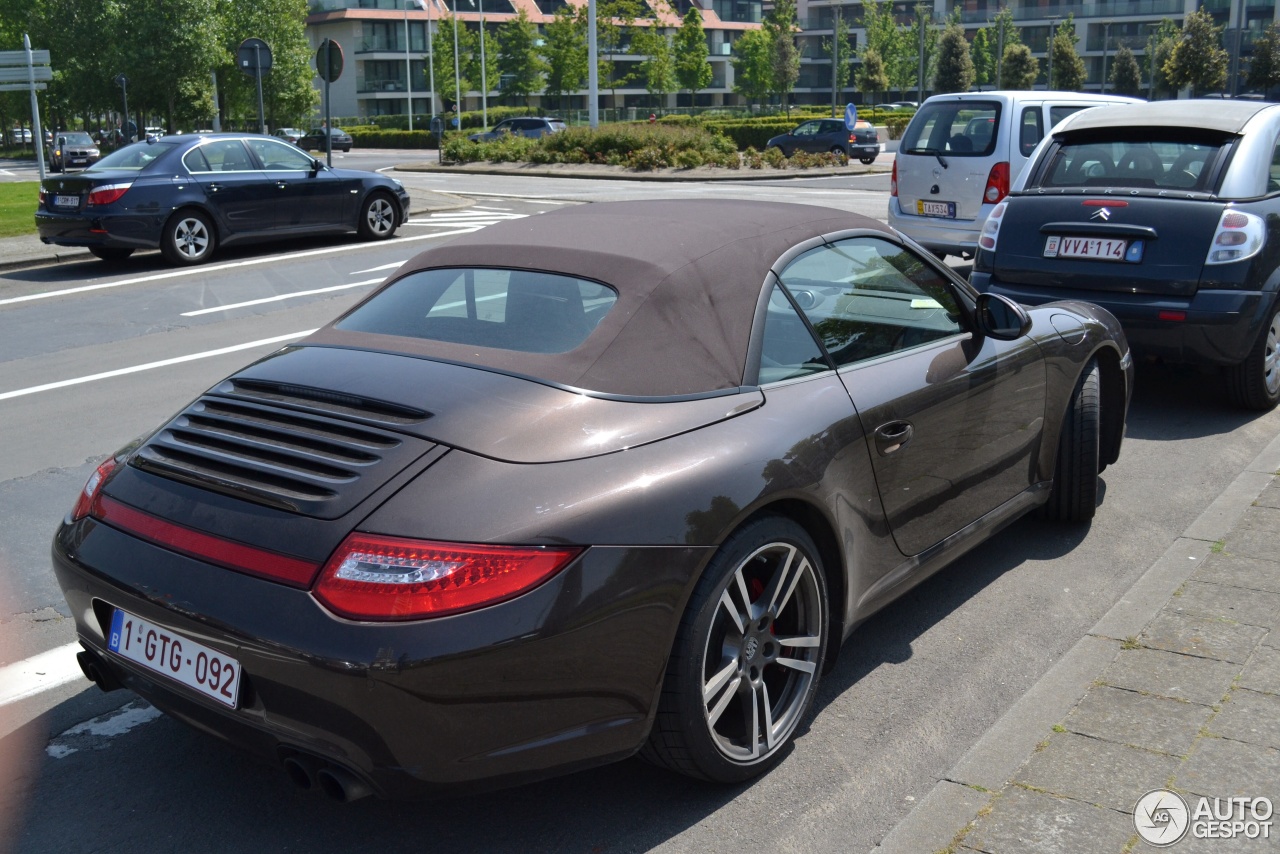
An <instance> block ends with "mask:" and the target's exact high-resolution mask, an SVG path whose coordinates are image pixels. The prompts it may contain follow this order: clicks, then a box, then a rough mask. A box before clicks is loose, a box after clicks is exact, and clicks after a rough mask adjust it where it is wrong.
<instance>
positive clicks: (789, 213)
mask: <svg viewBox="0 0 1280 854" xmlns="http://www.w3.org/2000/svg"><path fill="white" fill-rule="evenodd" d="M855 228H867V229H873V230H876V231H880V232H883V233H885V234H887V235H891V234H892V233H893V232H892V231H891V230H890V229H889V228H888V227H887V226H885V225H883V224H882V223H879V222H877V221H875V220H873V219H869V218H867V217H863V216H859V215H857V214H852V213H846V212H844V211H838V210H834V209H831V208H822V207H815V206H809V205H792V204H779V203H770V202H749V201H741V200H725V201H720V200H674V201H642V202H606V203H599V204H587V205H579V206H574V207H568V208H561V209H559V210H556V211H552V212H550V213H545V214H540V215H538V216H532V217H527V218H524V219H519V220H510V221H507V222H504V223H499V224H497V225H493V226H490V227H488V228H485V229H483V230H482V231H479V232H476V233H473V234H469V235H464V236H462V237H459V238H458V239H457V240H455V241H453V242H452V243H449V244H446V245H444V246H439V247H436V248H433V249H429V250H427V251H426V252H423V253H422V254H420V255H418V256H417V257H415V258H413V259H411V260H410V261H409V262H407V263H406V264H405V265H404V266H403V267H401V268H400V270H399V271H398V272H397V273H396V275H395V277H394V280H399V279H402V278H404V277H405V276H407V275H410V274H412V273H414V272H416V271H419V270H425V269H430V268H440V267H499V268H516V269H527V270H539V271H546V272H556V273H564V274H567V275H571V276H577V277H580V278H583V279H590V280H593V281H597V282H601V283H603V284H606V285H609V286H611V287H612V288H614V290H616V291H617V293H618V300H617V303H616V304H615V305H614V306H613V308H612V309H611V310H610V311H609V312H608V314H606V315H605V316H604V318H603V319H602V320H601V321H600V324H599V326H597V327H596V329H595V330H594V331H593V332H592V333H591V334H590V335H589V336H588V337H587V339H586V341H585V342H584V343H583V344H582V345H581V346H579V347H577V348H576V349H574V350H571V351H569V352H567V353H559V354H539V353H524V352H513V351H509V350H500V349H490V348H485V347H476V346H474V345H467V344H457V343H451V342H445V341H435V340H424V339H416V338H413V339H411V338H403V337H397V336H391V335H381V334H374V333H368V332H356V331H349V330H343V329H337V328H335V327H334V324H330V325H328V326H326V327H325V328H323V329H321V330H319V331H318V332H317V333H316V334H315V335H313V336H312V337H311V338H310V339H308V342H309V343H316V344H328V345H336V346H350V347H363V348H376V349H380V350H387V351H392V352H401V353H405V354H409V355H416V356H424V357H427V358H438V359H443V360H448V361H453V362H461V363H464V364H471V365H478V366H482V367H490V368H495V369H498V370H501V371H504V372H508V373H514V374H520V375H524V376H531V377H536V378H538V379H543V380H547V381H551V382H554V383H558V384H562V385H567V386H571V387H574V388H582V389H586V390H589V391H595V392H601V393H607V394H620V395H637V396H663V397H666V396H672V395H684V394H699V393H705V392H710V391H717V390H724V389H731V388H735V387H737V386H739V385H741V383H742V378H743V373H744V370H745V361H746V352H747V343H748V339H749V337H750V333H751V323H752V320H753V318H754V316H755V311H756V306H757V305H758V302H759V298H760V291H761V287H762V286H763V284H764V281H765V277H766V276H767V275H768V271H769V269H770V267H771V266H772V265H773V263H774V262H775V261H776V260H777V259H778V257H779V256H781V255H782V254H783V253H784V252H786V251H787V250H788V249H790V248H791V247H792V246H794V245H796V244H797V243H800V242H802V241H804V240H807V239H810V238H814V237H820V236H822V235H825V234H830V233H832V232H837V231H844V230H848V229H855ZM387 284H388V285H389V284H390V282H388V283H387ZM384 287H386V286H384ZM379 292H381V289H379V291H375V292H374V294H371V295H370V296H369V297H368V299H374V298H376V297H377V294H378V293H379ZM336 322H337V321H335V323H336Z"/></svg>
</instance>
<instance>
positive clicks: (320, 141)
mask: <svg viewBox="0 0 1280 854" xmlns="http://www.w3.org/2000/svg"><path fill="white" fill-rule="evenodd" d="M329 138H330V139H331V140H332V143H331V144H332V146H333V147H332V150H333V151H350V150H351V144H352V139H351V134H349V133H347V132H346V131H344V130H343V129H342V128H329ZM324 140H325V132H324V129H323V128H312V129H311V130H309V131H307V133H306V134H304V135H303V136H302V137H301V138H300V139H298V141H297V145H298V147H299V148H301V149H302V150H303V151H329V150H330V149H329V148H326V147H325V141H324Z"/></svg>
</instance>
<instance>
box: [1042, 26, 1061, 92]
mask: <svg viewBox="0 0 1280 854" xmlns="http://www.w3.org/2000/svg"><path fill="white" fill-rule="evenodd" d="M1045 17H1046V18H1048V19H1049V42H1048V44H1046V45H1045V50H1044V56H1045V59H1046V60H1047V61H1048V63H1049V85H1048V91H1050V92H1052V91H1053V40H1054V38H1056V36H1057V33H1055V32H1054V31H1053V28H1054V22H1055V21H1057V20H1058V18H1059V17H1061V16H1060V15H1045Z"/></svg>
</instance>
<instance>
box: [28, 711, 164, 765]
mask: <svg viewBox="0 0 1280 854" xmlns="http://www.w3.org/2000/svg"><path fill="white" fill-rule="evenodd" d="M160 716H161V713H160V710H159V709H157V708H156V707H155V706H151V705H147V704H146V703H144V702H143V701H141V700H135V701H134V702H132V703H128V704H126V705H124V706H121V707H120V708H118V709H116V710H115V711H114V712H107V713H106V714H105V715H99V716H98V717H96V718H93V719H92V720H87V721H85V722H84V723H79V724H76V725H75V726H73V727H72V728H71V729H69V730H67V731H65V732H63V733H62V734H61V735H59V736H58V737H57V738H55V739H52V740H50V742H49V744H48V745H47V746H46V747H45V749H44V750H45V753H47V754H49V755H50V756H52V757H53V758H54V759H65V758H66V757H68V756H70V755H71V754H73V753H76V752H78V751H79V750H80V748H81V747H84V748H102V747H105V746H106V745H103V744H97V743H95V742H94V739H105V738H115V737H116V736H120V735H124V734H125V733H127V732H129V731H130V730H132V729H135V728H136V727H140V726H142V725H143V724H146V723H150V722H151V721H154V720H155V719H156V718H159V717H160ZM72 745H79V746H78V747H75V746H72Z"/></svg>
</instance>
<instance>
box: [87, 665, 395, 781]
mask: <svg viewBox="0 0 1280 854" xmlns="http://www.w3.org/2000/svg"><path fill="white" fill-rule="evenodd" d="M76 662H77V663H78V664H79V665H80V670H81V672H83V673H84V675H85V678H86V679H88V680H89V681H90V682H92V683H93V684H94V685H97V686H98V687H99V688H100V689H101V690H103V691H115V690H118V689H120V688H123V687H124V684H123V683H122V682H121V681H120V680H119V679H117V678H116V676H115V674H114V673H113V672H112V671H111V668H110V667H108V666H107V664H106V662H104V661H103V660H102V659H101V657H100V656H99V655H98V654H97V653H94V652H89V651H88V650H86V651H84V652H78V653H76ZM282 764H283V765H284V771H285V773H286V774H287V775H289V779H290V780H292V781H293V784H294V785H295V786H297V787H298V788H300V789H306V790H307V791H315V790H317V789H319V790H320V791H321V792H323V793H324V794H325V795H327V796H329V797H330V798H332V799H333V800H335V801H340V802H342V803H351V802H352V801H358V800H360V799H361V798H367V797H368V796H369V795H371V794H373V789H372V788H371V787H370V786H369V784H368V783H366V782H365V781H364V780H361V779H360V778H359V777H357V776H356V775H355V774H353V773H352V772H350V771H348V770H347V769H345V768H343V767H342V766H340V765H335V764H333V763H332V762H327V761H325V760H323V759H318V758H316V757H314V756H309V755H307V754H305V753H293V752H290V753H289V754H288V755H287V756H285V758H284V760H283V762H282Z"/></svg>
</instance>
